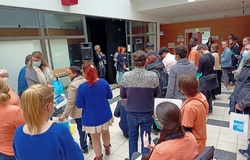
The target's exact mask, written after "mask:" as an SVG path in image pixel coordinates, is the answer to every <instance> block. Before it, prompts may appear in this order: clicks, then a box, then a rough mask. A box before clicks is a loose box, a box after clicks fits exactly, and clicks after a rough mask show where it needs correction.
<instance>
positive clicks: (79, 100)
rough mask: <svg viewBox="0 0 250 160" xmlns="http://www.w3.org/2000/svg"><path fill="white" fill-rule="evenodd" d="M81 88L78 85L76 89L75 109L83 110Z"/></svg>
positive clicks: (83, 102)
mask: <svg viewBox="0 0 250 160" xmlns="http://www.w3.org/2000/svg"><path fill="white" fill-rule="evenodd" d="M83 87H84V86H82V85H80V86H79V87H78V89H77V93H76V103H75V104H76V107H77V108H84V106H85V100H84V93H83Z"/></svg>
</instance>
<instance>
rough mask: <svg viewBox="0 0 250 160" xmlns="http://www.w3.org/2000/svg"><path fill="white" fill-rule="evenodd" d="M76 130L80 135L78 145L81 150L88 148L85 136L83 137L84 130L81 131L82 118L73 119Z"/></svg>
mask: <svg viewBox="0 0 250 160" xmlns="http://www.w3.org/2000/svg"><path fill="white" fill-rule="evenodd" d="M75 121H76V125H77V130H78V133H79V137H80V145H81V148H82V150H85V149H88V145H87V138H86V139H85V131H82V118H77V119H75Z"/></svg>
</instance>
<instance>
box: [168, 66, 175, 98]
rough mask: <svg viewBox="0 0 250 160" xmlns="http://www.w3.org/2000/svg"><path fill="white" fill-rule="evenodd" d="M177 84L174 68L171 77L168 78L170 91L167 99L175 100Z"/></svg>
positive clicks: (170, 73)
mask: <svg viewBox="0 0 250 160" xmlns="http://www.w3.org/2000/svg"><path fill="white" fill-rule="evenodd" d="M175 83H176V73H175V71H174V70H173V68H171V69H170V72H169V77H168V89H167V94H166V98H173V96H174V88H175Z"/></svg>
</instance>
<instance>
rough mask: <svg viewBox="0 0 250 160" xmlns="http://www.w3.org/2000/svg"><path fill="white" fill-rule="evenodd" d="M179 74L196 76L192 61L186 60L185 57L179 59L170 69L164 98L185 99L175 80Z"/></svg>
mask: <svg viewBox="0 0 250 160" xmlns="http://www.w3.org/2000/svg"><path fill="white" fill-rule="evenodd" d="M181 75H192V76H194V77H195V76H196V67H195V65H194V64H193V63H190V62H188V60H187V58H182V59H179V60H178V61H177V63H176V64H175V65H173V66H172V68H171V69H170V72H169V77H168V89H167V95H166V98H174V99H181V100H185V97H184V95H182V94H181V93H180V92H179V87H178V81H177V79H178V77H179V76H181Z"/></svg>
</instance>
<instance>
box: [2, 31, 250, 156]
mask: <svg viewBox="0 0 250 160" xmlns="http://www.w3.org/2000/svg"><path fill="white" fill-rule="evenodd" d="M198 42H199V40H198V39H197V38H196V37H192V38H191V39H190V42H189V47H190V52H189V53H188V48H187V47H186V46H184V45H178V46H176V47H174V53H170V52H169V51H168V48H167V47H162V48H161V49H160V50H159V52H156V51H155V49H154V45H153V44H152V43H151V42H149V43H147V44H146V53H145V52H144V51H142V50H139V51H135V52H134V53H133V54H132V65H133V67H134V68H133V69H132V70H131V71H127V67H128V60H127V59H128V57H127V54H126V48H125V47H123V46H119V47H118V48H117V52H116V53H115V54H114V57H113V58H114V59H113V60H114V62H115V63H114V67H115V69H116V71H117V83H118V87H119V88H120V97H121V99H122V100H120V101H118V103H117V107H116V109H115V113H114V115H115V116H116V117H120V118H121V121H120V123H119V126H120V128H121V129H122V132H123V135H124V137H126V138H128V139H129V140H128V141H129V155H128V156H129V157H128V159H131V158H132V155H133V154H134V153H136V152H138V138H139V137H140V139H141V152H142V159H145V160H147V159H151V160H154V159H166V160H167V159H173V158H175V159H190V160H191V159H194V158H196V157H197V156H200V155H201V154H202V153H203V152H204V151H205V148H206V139H207V137H206V117H207V116H209V114H212V113H213V106H212V100H214V99H216V97H215V96H216V95H219V94H221V88H223V89H224V91H228V87H229V85H230V81H231V82H232V84H236V85H235V89H234V92H233V94H232V95H231V97H230V104H233V105H230V107H231V108H230V111H232V112H244V113H245V114H249V113H250V112H249V108H250V106H249V104H250V92H249V89H250V38H249V37H245V38H244V39H243V47H242V49H240V48H239V45H238V43H237V38H236V37H234V36H232V37H229V39H228V41H222V48H223V51H222V53H221V54H220V47H219V44H217V43H214V42H213V40H212V38H209V40H208V42H207V44H198ZM94 50H95V52H94V57H95V59H96V65H94V64H93V63H92V62H85V63H84V64H83V65H82V67H81V68H79V67H77V66H71V67H69V68H68V70H67V73H68V76H69V78H70V80H71V82H70V84H69V86H68V89H67V92H68V97H67V98H68V102H67V104H66V107H65V109H64V111H63V113H62V114H61V115H60V117H59V121H60V122H63V121H65V120H66V119H68V118H69V116H70V117H72V118H73V119H74V120H75V122H76V126H77V130H78V134H79V142H80V143H79V145H80V146H79V145H78V144H77V143H76V142H75V141H74V139H73V137H72V135H71V134H70V131H69V128H68V127H67V126H65V125H63V124H60V123H55V122H53V121H51V120H50V117H51V115H52V114H53V112H54V91H53V86H52V84H51V80H53V79H54V75H53V73H52V70H51V69H50V68H49V66H48V63H47V62H46V60H45V59H44V57H43V54H42V53H41V52H39V51H35V52H33V53H32V54H31V55H28V56H27V57H26V58H25V66H24V67H23V68H22V69H21V70H20V74H19V77H18V92H17V94H16V93H15V92H14V91H13V90H12V88H11V87H10V86H9V85H8V83H7V80H8V78H9V76H8V72H7V71H6V70H5V69H2V68H1V69H0V160H7V159H10V160H15V159H25V160H29V159H55V160H56V159H58V160H59V159H77V160H81V159H84V156H83V154H82V153H88V143H87V136H88V137H89V144H90V145H92V146H93V149H94V153H95V158H94V160H102V159H103V153H102V149H103V148H104V151H105V155H110V152H111V143H110V132H109V126H111V125H112V123H113V122H114V118H113V114H112V111H111V108H110V104H109V101H108V100H109V99H112V98H113V95H112V91H111V89H110V86H109V84H108V82H107V81H106V80H105V74H106V66H105V65H106V63H107V62H106V60H105V59H106V55H105V54H103V53H102V52H101V48H100V46H99V45H95V46H94ZM230 75H233V79H232V77H231V76H230ZM214 79H215V81H212V80H214ZM221 80H223V83H224V86H221ZM208 86H209V87H208ZM155 98H168V99H181V100H182V102H183V104H182V105H181V106H180V107H178V106H177V105H176V104H174V103H171V102H162V103H160V104H158V105H157V106H156V107H154V99H155ZM20 99H21V100H20ZM152 127H153V128H152ZM151 132H152V133H154V134H156V135H158V134H160V136H159V140H158V142H156V144H155V145H153V144H151ZM101 138H102V142H101ZM102 144H103V148H102ZM249 150H250V149H247V150H244V149H240V153H242V154H247V155H250V152H249Z"/></svg>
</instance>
